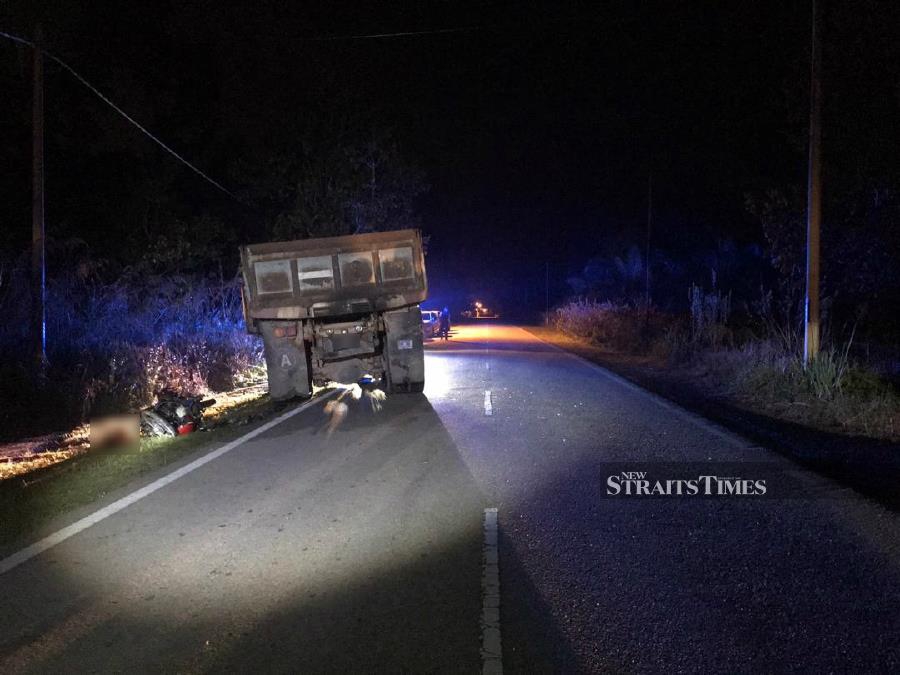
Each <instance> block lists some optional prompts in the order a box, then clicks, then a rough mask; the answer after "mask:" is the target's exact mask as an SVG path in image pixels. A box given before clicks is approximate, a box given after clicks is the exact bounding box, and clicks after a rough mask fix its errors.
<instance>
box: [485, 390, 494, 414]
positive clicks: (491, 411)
mask: <svg viewBox="0 0 900 675" xmlns="http://www.w3.org/2000/svg"><path fill="white" fill-rule="evenodd" d="M484 414H485V415H493V414H494V405H493V403H491V390H490V389H488V390H487V391H485V392H484Z"/></svg>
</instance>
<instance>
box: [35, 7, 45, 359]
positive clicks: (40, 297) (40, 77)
mask: <svg viewBox="0 0 900 675" xmlns="http://www.w3.org/2000/svg"><path fill="white" fill-rule="evenodd" d="M43 42H44V35H43V31H42V30H41V26H40V25H38V26H37V28H36V29H35V33H34V47H33V55H34V66H33V69H32V70H33V74H34V93H33V97H32V121H31V123H32V133H33V146H32V153H33V154H32V158H31V161H32V164H31V171H32V173H31V332H32V339H33V342H32V344H33V347H34V358H35V362H36V365H37V371H36V372H37V373H38V374H39V375H43V374H44V371H45V367H46V364H47V326H46V317H45V308H44V298H45V295H46V288H47V274H46V261H45V257H44V53H43Z"/></svg>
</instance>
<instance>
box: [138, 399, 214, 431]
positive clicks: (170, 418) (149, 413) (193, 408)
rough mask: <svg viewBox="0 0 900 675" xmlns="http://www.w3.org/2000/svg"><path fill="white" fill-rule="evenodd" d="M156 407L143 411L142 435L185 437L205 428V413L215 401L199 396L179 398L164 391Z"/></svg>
mask: <svg viewBox="0 0 900 675" xmlns="http://www.w3.org/2000/svg"><path fill="white" fill-rule="evenodd" d="M158 398H159V400H158V401H157V403H156V405H154V406H152V407H150V408H148V409H147V410H143V411H141V434H142V435H144V436H183V435H184V434H190V433H192V432H194V431H200V430H202V429H204V428H205V426H204V424H203V411H204V410H206V409H207V408H208V407H210V406H211V405H213V404H214V403H215V402H216V400H215V399H212V398H211V399H206V400H203V399H202V398H201V397H199V396H188V397H185V396H179V395H177V394H175V393H174V392H170V391H164V392H162V393H160V394H159V397H158Z"/></svg>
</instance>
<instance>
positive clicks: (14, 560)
mask: <svg viewBox="0 0 900 675" xmlns="http://www.w3.org/2000/svg"><path fill="white" fill-rule="evenodd" d="M335 392H337V390H336V389H335V390H333V391H332V392H329V393H327V394H324V395H323V396H319V397H318V398H315V399H313V400H311V401H307V402H306V403H304V404H303V405H301V406H298V407H296V408H294V409H293V410H288V411H287V412H286V413H284V414H283V415H279V416H278V417H276V418H275V419H274V420H271V421H269V422H266V423H265V424H263V425H262V426H260V427H257V428H256V429H254V430H253V431H250V432H248V433H246V434H244V435H243V436H241V437H240V438H238V439H236V440H233V441H231V442H230V443H226V444H225V445H223V446H222V447H221V448H218V449H217V450H213V451H212V452H208V453H207V454H205V455H203V456H202V457H198V458H197V459H195V460H194V461H193V462H191V463H190V464H185V465H184V466H183V467H181V468H180V469H176V470H175V471H173V472H172V473H168V474H166V475H165V476H163V477H162V478H157V479H156V480H155V481H153V482H152V483H150V484H149V485H145V486H144V487H142V488H141V489H140V490H135V491H134V492H132V493H131V494H129V495H126V496H124V497H122V498H121V499H117V500H116V501H114V502H113V503H112V504H108V505H107V506H104V507H103V508H102V509H99V510H97V511H94V512H93V513H92V514H90V515H87V516H85V517H84V518H82V519H81V520H76V521H75V522H74V523H72V524H71V525H69V526H67V527H64V528H62V529H61V530H57V531H56V532H54V533H53V534H51V535H48V536H47V537H44V538H43V539H41V540H39V541H36V542H35V543H33V544H32V545H31V546H28V547H26V548H23V549H22V550H21V551H17V552H16V553H13V554H12V555H11V556H9V557H8V558H4V559H3V560H0V574H5V573H6V572H9V571H10V570H11V569H13V568H15V567H18V566H19V565H21V564H22V563H24V562H27V561H29V560H31V559H32V558H34V557H35V556H37V555H40V554H41V553H43V552H44V551H46V550H47V549H50V548H53V547H54V546H56V545H57V544H61V543H62V542H64V541H65V540H66V539H69V538H70V537H74V536H75V535H76V534H78V533H79V532H82V531H84V530H86V529H87V528H89V527H90V526H91V525H96V524H97V523H99V522H100V521H101V520H105V519H106V518H109V517H110V516H111V515H113V514H116V513H118V512H119V511H121V510H122V509H124V508H127V507H129V506H131V505H132V504H134V503H135V502H137V501H139V500H141V499H143V498H144V497H147V496H148V495H152V494H153V493H154V492H156V491H157V490H159V489H160V488H163V487H165V486H166V485H168V484H169V483H172V482H174V481H176V480H178V479H179V478H181V477H183V476H186V475H188V474H189V473H191V472H192V471H194V470H196V469H199V468H200V467H201V466H203V465H204V464H208V463H209V462H211V461H213V460H214V459H218V458H219V457H221V456H222V455H224V454H225V453H227V452H231V451H232V450H234V449H235V448H236V447H238V446H240V445H241V444H243V443H246V442H247V441H249V440H251V439H253V438H256V437H257V436H259V435H260V434H264V433H266V432H267V431H268V430H269V429H271V428H272V427H275V426H277V425H279V424H281V423H282V422H284V421H285V420H287V419H289V418H291V417H293V416H294V415H296V414H298V413H301V412H303V411H304V410H306V409H307V408H310V407H312V406H314V405H316V404H318V403H320V402H322V401H323V400H325V399H326V398H328V397H329V396H331V395H332V394H334V393H335Z"/></svg>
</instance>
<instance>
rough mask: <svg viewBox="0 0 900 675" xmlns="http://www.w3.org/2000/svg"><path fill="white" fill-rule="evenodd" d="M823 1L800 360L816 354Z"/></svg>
mask: <svg viewBox="0 0 900 675" xmlns="http://www.w3.org/2000/svg"><path fill="white" fill-rule="evenodd" d="M821 4H822V0H812V64H811V67H810V106H809V184H808V186H807V202H806V311H805V312H804V338H803V363H804V364H808V363H809V362H810V361H811V360H812V359H814V358H815V357H816V355H817V354H818V353H819V269H820V268H819V232H820V228H821V224H822V80H821V78H822V21H821Z"/></svg>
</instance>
